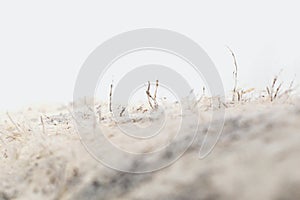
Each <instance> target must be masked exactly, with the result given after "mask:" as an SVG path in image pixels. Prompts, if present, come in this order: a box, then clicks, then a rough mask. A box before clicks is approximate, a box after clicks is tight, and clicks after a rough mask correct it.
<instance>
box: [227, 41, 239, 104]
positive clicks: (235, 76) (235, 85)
mask: <svg viewBox="0 0 300 200" xmlns="http://www.w3.org/2000/svg"><path fill="white" fill-rule="evenodd" d="M227 49H228V50H229V51H230V53H231V56H232V58H233V62H234V67H235V69H234V71H233V76H234V87H233V96H232V101H235V95H236V92H237V84H238V64H237V60H236V57H235V54H234V52H233V51H232V50H231V49H230V48H229V47H228V46H227Z"/></svg>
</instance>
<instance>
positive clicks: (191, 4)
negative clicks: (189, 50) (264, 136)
mask: <svg viewBox="0 0 300 200" xmlns="http://www.w3.org/2000/svg"><path fill="white" fill-rule="evenodd" d="M299 6H300V4H299V1H296V0H295V1H274V0H273V1H262V0H251V1H247V2H246V1H240V0H239V1H238V0H236V1H233V0H226V1H214V0H210V1H199V0H194V1H176V0H164V1H161V0H160V1H158V0H152V1H142V0H130V1H121V0H119V1H114V0H109V1H80V2H79V1H74V0H73V1H61V0H60V1H47V2H46V1H30V0H28V1H13V0H12V1H1V2H0V91H1V98H0V109H1V110H6V109H12V108H16V107H19V106H25V105H29V104H34V103H41V102H45V103H51V102H68V101H71V100H72V95H73V88H74V83H75V80H76V76H77V73H78V72H79V69H80V67H81V65H82V64H83V62H84V61H85V59H86V58H87V57H88V55H89V54H90V53H91V52H92V51H93V50H94V49H95V48H96V47H97V46H98V45H100V44H101V43H102V42H104V41H105V40H107V39H109V38H110V37H112V36H114V35H117V34H120V33H122V32H125V31H129V30H133V29H138V28H145V27H151V28H152V27H153V28H164V29H170V30H174V31H177V32H179V33H182V34H184V35H186V36H188V37H189V38H191V39H193V40H194V41H196V42H198V43H199V44H200V46H202V47H203V48H204V49H205V50H206V52H207V53H208V55H209V56H210V57H211V58H212V60H213V61H214V63H215V64H216V66H217V68H218V70H219V72H220V74H221V77H222V79H223V82H224V86H225V89H226V91H227V92H228V91H229V90H230V89H231V87H232V81H233V80H232V69H233V65H232V58H231V56H230V54H229V52H228V50H227V49H226V48H225V45H228V46H230V47H231V49H233V50H234V51H235V53H236V56H237V58H238V63H239V66H240V85H241V86H243V87H256V88H264V87H265V85H266V84H267V83H268V81H270V80H271V79H272V77H273V76H274V75H275V74H277V73H278V72H279V71H280V70H281V69H284V71H283V77H282V79H283V80H284V81H286V82H289V81H290V80H291V79H292V78H293V77H294V75H295V74H298V76H297V77H296V79H298V80H299V78H298V77H299V76H300V67H299V66H300V55H299V54H300V38H299V35H300V28H299V19H300V12H299ZM298 82H299V81H298ZM287 84H288V83H287Z"/></svg>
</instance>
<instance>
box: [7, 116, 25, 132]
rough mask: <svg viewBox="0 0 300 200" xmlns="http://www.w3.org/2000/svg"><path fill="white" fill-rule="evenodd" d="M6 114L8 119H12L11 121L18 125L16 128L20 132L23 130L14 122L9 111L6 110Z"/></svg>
mask: <svg viewBox="0 0 300 200" xmlns="http://www.w3.org/2000/svg"><path fill="white" fill-rule="evenodd" d="M6 115H7V117H8V119H9V120H10V121H11V123H12V124H13V125H14V126H15V127H16V129H17V130H18V131H19V132H22V130H21V128H20V127H19V126H18V125H17V123H15V122H14V120H13V119H12V118H11V116H10V115H9V113H8V112H6Z"/></svg>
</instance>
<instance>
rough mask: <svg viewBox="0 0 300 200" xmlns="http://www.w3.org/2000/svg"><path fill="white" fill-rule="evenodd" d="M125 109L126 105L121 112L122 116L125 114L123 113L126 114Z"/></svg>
mask: <svg viewBox="0 0 300 200" xmlns="http://www.w3.org/2000/svg"><path fill="white" fill-rule="evenodd" d="M125 110H126V107H123V109H122V111H121V112H120V117H122V116H123V114H124V112H125Z"/></svg>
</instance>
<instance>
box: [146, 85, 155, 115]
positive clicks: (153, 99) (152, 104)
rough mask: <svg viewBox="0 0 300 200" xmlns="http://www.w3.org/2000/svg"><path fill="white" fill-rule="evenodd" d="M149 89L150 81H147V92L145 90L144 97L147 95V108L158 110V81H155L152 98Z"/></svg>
mask: <svg viewBox="0 0 300 200" xmlns="http://www.w3.org/2000/svg"><path fill="white" fill-rule="evenodd" d="M150 88H151V83H150V81H148V87H147V90H146V95H147V98H148V103H149V106H150V107H151V108H152V109H157V108H158V103H157V99H156V97H157V89H158V80H156V84H155V91H154V94H153V96H152V95H151V93H150Z"/></svg>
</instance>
